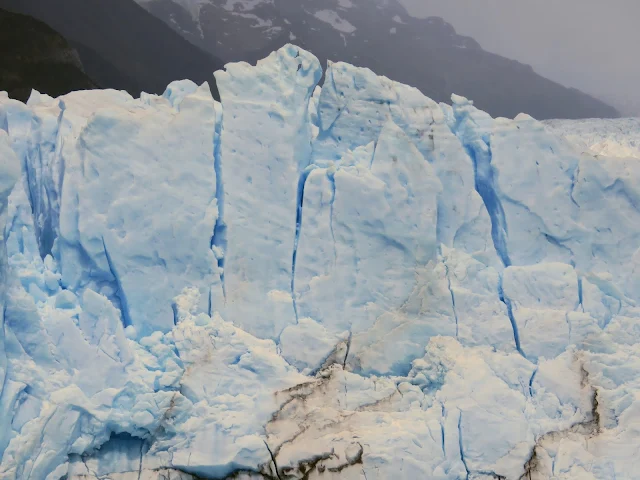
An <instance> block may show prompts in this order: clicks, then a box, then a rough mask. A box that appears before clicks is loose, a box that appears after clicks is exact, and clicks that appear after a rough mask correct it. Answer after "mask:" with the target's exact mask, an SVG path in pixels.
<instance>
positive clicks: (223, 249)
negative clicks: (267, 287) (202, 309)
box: [209, 113, 227, 314]
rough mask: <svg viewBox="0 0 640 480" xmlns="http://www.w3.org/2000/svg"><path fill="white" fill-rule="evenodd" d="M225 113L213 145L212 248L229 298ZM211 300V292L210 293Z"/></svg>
mask: <svg viewBox="0 0 640 480" xmlns="http://www.w3.org/2000/svg"><path fill="white" fill-rule="evenodd" d="M223 115H224V114H223V113H221V114H220V118H219V119H218V121H216V127H215V135H214V147H213V168H214V171H215V175H216V203H217V206H218V218H216V224H215V226H214V228H213V236H212V237H211V248H212V249H213V251H214V254H215V256H216V258H217V260H218V269H219V272H220V283H221V285H222V296H223V298H224V299H225V301H226V299H227V289H226V285H225V257H226V255H227V225H226V223H225V221H224V181H223V177H222V152H221V145H222V122H223ZM209 300H210V301H211V294H209ZM209 314H211V305H209Z"/></svg>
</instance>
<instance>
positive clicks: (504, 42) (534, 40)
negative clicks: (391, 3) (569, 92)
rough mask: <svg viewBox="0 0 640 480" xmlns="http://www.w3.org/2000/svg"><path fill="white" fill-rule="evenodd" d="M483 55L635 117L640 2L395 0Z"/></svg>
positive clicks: (639, 109) (639, 110)
mask: <svg viewBox="0 0 640 480" xmlns="http://www.w3.org/2000/svg"><path fill="white" fill-rule="evenodd" d="M400 2H401V3H402V4H403V5H404V6H405V7H406V8H407V10H408V11H409V13H410V14H411V15H413V16H421V17H428V16H439V17H443V18H444V19H445V20H447V21H448V22H449V23H451V24H452V25H453V26H454V27H455V28H456V30H457V31H458V33H460V34H462V35H469V36H471V37H473V38H474V39H476V40H477V41H478V42H479V43H480V44H481V45H482V47H483V48H484V49H485V50H488V51H490V52H494V53H497V54H500V55H503V56H505V57H509V58H513V59H515V60H518V61H521V62H523V63H528V64H530V65H531V66H533V68H534V69H535V70H536V71H537V72H538V73H540V74H541V75H543V76H545V77H548V78H551V79H552V80H555V81H557V82H559V83H562V84H564V85H567V86H570V87H576V88H579V89H581V90H583V91H585V92H588V93H590V94H593V95H596V96H599V97H600V98H602V99H603V100H605V101H608V102H609V103H610V104H612V105H613V106H615V107H617V108H618V109H619V110H621V111H623V110H624V109H625V108H626V109H627V112H624V111H623V113H626V114H634V115H638V116H640V0H400Z"/></svg>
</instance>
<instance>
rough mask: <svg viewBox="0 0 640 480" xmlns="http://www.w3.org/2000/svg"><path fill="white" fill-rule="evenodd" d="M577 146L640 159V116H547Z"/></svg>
mask: <svg viewBox="0 0 640 480" xmlns="http://www.w3.org/2000/svg"><path fill="white" fill-rule="evenodd" d="M543 123H544V124H545V126H546V127H547V128H548V129H549V130H550V131H552V132H554V133H556V134H559V135H562V136H563V137H565V138H566V139H567V140H568V141H570V142H571V143H573V144H574V145H576V147H577V148H579V149H581V150H584V151H588V152H591V153H593V154H594V155H602V156H605V157H620V158H631V157H633V158H639V159H640V119H639V118H619V119H599V118H594V119H587V120H545V121H544V122H543Z"/></svg>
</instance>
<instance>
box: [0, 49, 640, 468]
mask: <svg viewBox="0 0 640 480" xmlns="http://www.w3.org/2000/svg"><path fill="white" fill-rule="evenodd" d="M215 76H216V80H217V84H218V87H219V90H220V93H221V98H222V102H221V103H218V102H216V101H214V100H213V99H212V97H211V94H210V91H209V88H208V86H207V85H206V84H204V85H202V86H197V85H195V84H193V83H191V82H189V81H179V82H174V83H172V84H171V85H169V87H168V88H167V90H166V92H165V93H164V95H162V96H155V95H148V94H143V95H142V96H141V98H139V99H133V98H132V97H130V96H129V95H128V94H126V93H124V92H119V91H112V90H107V91H84V92H74V93H70V94H68V95H65V96H62V97H60V98H57V99H53V98H51V97H48V96H46V95H43V94H39V93H37V92H33V94H32V96H31V98H30V99H29V101H28V102H27V104H26V105H25V104H22V103H20V102H18V101H14V100H11V99H9V98H8V97H7V95H6V94H0V215H1V223H2V225H6V227H5V228H4V231H3V235H1V236H0V278H1V279H2V283H1V284H0V301H1V304H2V309H1V310H0V311H1V312H2V317H0V319H1V321H2V327H3V328H2V329H0V388H1V390H0V479H2V480H5V479H6V480H10V479H20V480H62V479H65V480H80V479H101V480H104V479H110V480H159V479H174V480H175V479H179V480H194V479H223V478H245V479H260V478H262V479H264V478H266V479H278V480H285V479H338V478H340V479H353V480H356V479H357V480H373V479H379V480H381V479H390V478H394V479H396V478H397V479H410V480H413V479H440V480H445V479H451V480H453V479H473V480H479V479H485V480H487V479H509V480H510V479H521V478H523V479H551V478H553V479H589V480H590V479H602V480H605V479H606V480H611V479H618V480H620V479H633V478H637V472H638V471H640V456H639V455H638V449H639V448H640V308H639V307H638V305H637V303H638V301H640V250H639V249H638V247H639V246H640V243H639V241H640V163H638V160H637V159H633V158H630V159H626V158H607V157H602V156H600V157H597V158H596V157H595V156H592V155H590V154H588V153H582V151H581V150H580V149H576V147H574V146H572V144H570V143H569V142H567V141H566V140H565V139H564V138H562V137H560V136H558V135H557V134H555V133H553V132H552V131H550V130H549V129H547V128H546V127H545V126H544V125H543V124H541V123H539V122H537V121H536V120H534V119H532V118H531V117H529V116H527V115H520V116H518V117H516V118H515V119H514V120H507V119H502V118H498V119H493V118H491V117H490V116H489V115H487V114H486V113H484V112H482V111H479V110H477V109H476V108H475V107H474V106H473V104H472V102H470V101H468V100H466V99H464V98H462V97H457V96H454V97H453V98H452V105H445V104H437V103H435V102H433V101H432V100H430V99H429V98H427V97H425V96H424V95H422V94H421V93H420V92H419V91H418V90H416V89H414V88H411V87H408V86H405V85H401V84H399V83H396V82H393V81H391V80H389V79H387V78H385V77H379V76H376V75H375V74H374V73H373V72H371V71H370V70H367V69H362V68H356V67H353V66H351V65H347V64H344V63H333V64H329V65H328V67H327V69H326V72H325V80H324V82H323V85H322V87H319V86H317V84H318V82H319V81H320V78H321V76H322V70H321V67H320V65H319V62H318V61H317V59H316V58H315V57H314V56H313V55H311V54H310V53H308V52H306V51H304V50H301V49H299V48H297V47H295V46H292V45H287V46H285V47H283V48H282V49H280V50H278V51H277V52H274V53H273V54H271V55H270V56H269V57H268V58H266V59H264V60H262V61H260V62H258V64H257V65H256V66H251V65H249V64H246V63H239V64H230V65H227V67H226V71H221V72H216V73H215Z"/></svg>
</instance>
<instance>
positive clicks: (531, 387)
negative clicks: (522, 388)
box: [529, 365, 538, 397]
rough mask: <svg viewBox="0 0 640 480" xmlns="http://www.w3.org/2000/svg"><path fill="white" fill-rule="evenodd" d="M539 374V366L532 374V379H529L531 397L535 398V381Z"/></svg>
mask: <svg viewBox="0 0 640 480" xmlns="http://www.w3.org/2000/svg"><path fill="white" fill-rule="evenodd" d="M537 373H538V366H537V365H536V368H534V369H533V373H531V377H530V378H529V396H530V397H533V381H534V380H535V379H536V374H537Z"/></svg>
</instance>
